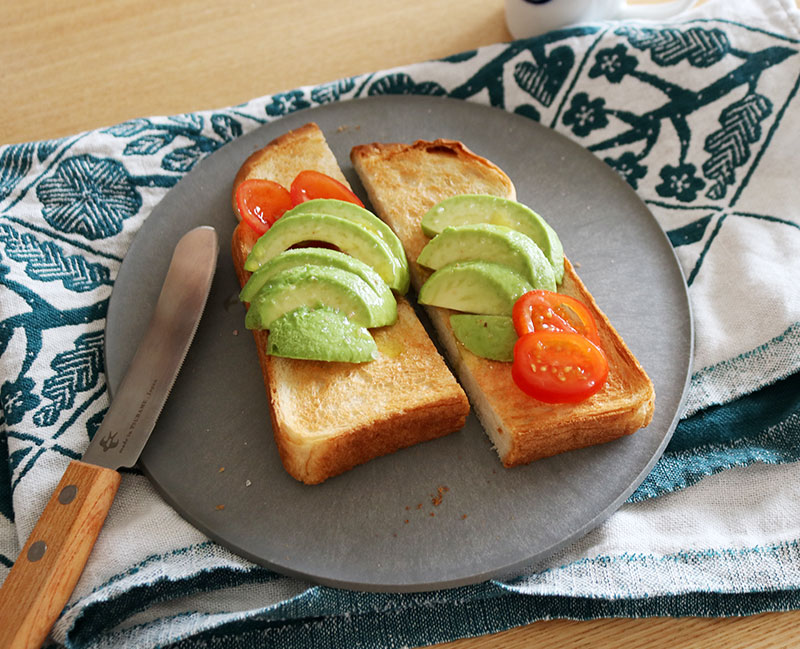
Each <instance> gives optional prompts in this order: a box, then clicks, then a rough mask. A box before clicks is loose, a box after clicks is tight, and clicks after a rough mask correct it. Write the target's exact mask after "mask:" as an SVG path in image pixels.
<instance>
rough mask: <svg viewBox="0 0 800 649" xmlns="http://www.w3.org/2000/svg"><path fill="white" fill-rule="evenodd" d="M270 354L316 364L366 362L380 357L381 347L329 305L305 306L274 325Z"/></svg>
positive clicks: (272, 327)
mask: <svg viewBox="0 0 800 649" xmlns="http://www.w3.org/2000/svg"><path fill="white" fill-rule="evenodd" d="M322 332H324V333H322ZM267 353H268V354H271V355H273V356H283V357H286V358H300V359H306V360H315V361H338V362H341V363H366V362H368V361H372V360H375V359H376V358H377V357H378V346H377V345H376V344H375V340H374V339H373V337H372V335H371V334H370V333H369V331H367V329H366V327H361V326H359V325H357V324H355V323H353V322H351V321H350V320H349V319H348V318H347V316H345V315H344V314H343V313H342V312H341V311H338V310H336V309H333V308H331V307H328V306H321V307H317V308H315V309H312V308H309V307H306V306H302V307H299V308H297V309H294V310H293V311H289V312H287V313H284V314H283V315H282V316H280V317H279V318H276V319H275V320H274V321H273V322H272V325H271V327H270V330H269V337H268V339H267Z"/></svg>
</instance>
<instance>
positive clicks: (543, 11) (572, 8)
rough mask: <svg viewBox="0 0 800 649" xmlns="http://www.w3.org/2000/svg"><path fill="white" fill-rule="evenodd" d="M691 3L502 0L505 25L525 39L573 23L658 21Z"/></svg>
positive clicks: (682, 0)
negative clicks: (504, 10)
mask: <svg viewBox="0 0 800 649" xmlns="http://www.w3.org/2000/svg"><path fill="white" fill-rule="evenodd" d="M694 2H695V0H672V1H671V2H659V3H656V4H637V5H631V4H628V3H627V2H626V1H625V0H506V24H507V25H508V31H510V32H511V36H513V37H514V38H529V37H531V36H537V35H539V34H544V33H545V32H549V31H550V30H552V29H558V28H560V27H565V26H566V25H572V24H574V23H577V22H592V21H598V20H625V19H628V18H632V19H642V20H662V19H664V18H670V17H671V16H675V15H676V14H679V13H680V12H681V11H683V10H684V9H687V8H688V7H690V6H691V5H692V4H694Z"/></svg>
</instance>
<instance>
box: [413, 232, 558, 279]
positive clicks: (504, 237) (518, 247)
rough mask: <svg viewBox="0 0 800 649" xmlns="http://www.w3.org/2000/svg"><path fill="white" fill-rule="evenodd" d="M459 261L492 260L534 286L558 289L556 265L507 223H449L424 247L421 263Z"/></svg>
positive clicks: (433, 265) (436, 264)
mask: <svg viewBox="0 0 800 649" xmlns="http://www.w3.org/2000/svg"><path fill="white" fill-rule="evenodd" d="M456 261H490V262H493V263H497V264H503V265H505V266H508V267H509V268H511V269H512V270H515V271H517V272H518V273H519V274H520V275H522V276H523V277H524V278H525V279H526V280H528V282H530V284H531V286H533V288H539V289H546V290H548V291H555V290H556V279H555V275H554V274H553V267H552V266H551V265H550V263H549V262H548V260H547V258H546V257H545V256H544V253H543V252H542V250H541V249H540V248H539V246H537V245H536V244H535V243H534V242H533V241H531V239H530V237H527V236H525V235H524V234H522V233H521V232H518V231H516V230H512V229H511V228H507V227H506V226H504V225H493V224H491V223H475V224H471V225H457V226H448V227H446V228H445V229H444V230H442V232H441V233H440V234H437V235H436V236H435V237H434V238H433V239H431V241H429V242H428V244H427V245H426V246H425V247H424V248H423V249H422V252H420V254H419V257H417V263H418V264H421V265H422V266H427V267H428V268H433V269H434V270H437V269H439V268H442V267H443V266H447V264H452V263H453V262H456Z"/></svg>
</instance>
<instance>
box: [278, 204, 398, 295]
mask: <svg viewBox="0 0 800 649" xmlns="http://www.w3.org/2000/svg"><path fill="white" fill-rule="evenodd" d="M298 214H330V215H331V216H338V217H340V218H342V219H347V220H348V221H352V222H353V223H358V224H359V225H363V226H364V227H365V228H367V229H368V230H370V231H372V232H374V233H375V234H377V235H378V236H379V237H380V238H381V239H382V240H383V241H384V243H386V245H387V246H389V249H390V250H391V251H392V254H393V255H394V256H395V258H396V259H397V261H398V262H399V263H400V266H401V269H402V273H403V277H401V281H400V284H401V288H400V289H398V290H399V292H400V293H401V294H403V295H404V294H405V293H406V292H407V291H408V286H409V283H410V279H409V274H408V260H407V259H406V253H405V250H403V244H402V243H400V239H398V238H397V235H396V234H395V233H394V231H393V230H392V229H391V228H390V227H389V226H388V225H386V223H384V222H383V221H381V220H380V219H379V218H378V217H377V216H375V215H374V214H373V213H372V212H370V211H369V210H367V209H365V208H363V207H360V206H358V205H356V204H355V203H348V202H347V201H340V200H336V199H334V198H315V199H312V200H310V201H305V202H303V203H300V204H299V205H295V206H294V207H293V208H292V209H291V210H289V211H288V212H286V213H285V214H284V215H283V217H282V218H285V217H287V216H296V215H298Z"/></svg>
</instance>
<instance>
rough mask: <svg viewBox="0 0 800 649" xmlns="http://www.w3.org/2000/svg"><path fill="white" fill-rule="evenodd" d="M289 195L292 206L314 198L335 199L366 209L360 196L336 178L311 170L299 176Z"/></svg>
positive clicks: (293, 183) (302, 172) (294, 181)
mask: <svg viewBox="0 0 800 649" xmlns="http://www.w3.org/2000/svg"><path fill="white" fill-rule="evenodd" d="M289 193H290V194H291V196H292V205H299V204H300V203H304V202H305V201H310V200H312V199H314V198H335V199H338V200H340V201H347V202H348V203H355V204H356V205H358V206H359V207H364V203H362V202H361V201H360V200H359V198H358V196H356V195H355V194H354V193H353V192H351V191H350V190H349V189H348V188H347V187H346V186H345V185H343V184H342V183H340V182H339V181H338V180H336V179H335V178H331V177H330V176H328V175H326V174H323V173H320V172H319V171H313V170H311V169H306V170H305V171H301V172H300V173H299V174H297V176H296V177H295V179H294V180H293V181H292V187H291V189H290V190H289Z"/></svg>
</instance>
